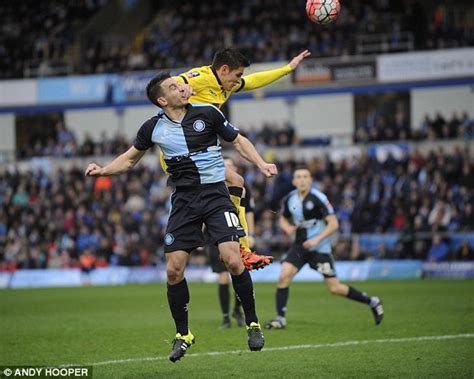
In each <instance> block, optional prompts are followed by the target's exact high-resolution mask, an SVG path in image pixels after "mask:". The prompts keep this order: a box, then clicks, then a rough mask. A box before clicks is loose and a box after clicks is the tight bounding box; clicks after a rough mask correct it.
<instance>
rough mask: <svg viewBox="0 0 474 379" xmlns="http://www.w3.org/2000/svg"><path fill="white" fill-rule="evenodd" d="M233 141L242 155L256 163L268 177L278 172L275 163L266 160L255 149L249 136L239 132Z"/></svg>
mask: <svg viewBox="0 0 474 379" xmlns="http://www.w3.org/2000/svg"><path fill="white" fill-rule="evenodd" d="M232 143H233V144H234V146H235V148H236V150H237V151H238V152H239V153H240V155H242V156H243V157H244V158H245V159H247V160H248V161H249V162H252V163H253V164H255V165H256V166H257V167H258V168H259V169H260V171H261V172H262V173H263V174H264V175H265V176H266V177H268V178H269V177H271V176H274V175H276V174H278V170H277V167H276V166H275V165H274V164H273V163H267V162H265V161H264V160H263V158H262V157H261V156H260V154H259V153H258V151H257V149H255V146H254V145H253V144H252V142H250V141H249V140H248V139H247V138H245V137H244V136H242V135H240V134H239V135H237V138H236V139H235V140H234V141H233V142H232Z"/></svg>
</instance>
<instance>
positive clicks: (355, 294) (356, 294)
mask: <svg viewBox="0 0 474 379" xmlns="http://www.w3.org/2000/svg"><path fill="white" fill-rule="evenodd" d="M347 297H348V298H349V299H351V300H355V301H359V302H361V303H365V304H370V296H367V294H365V293H362V292H360V291H359V290H357V289H355V288H354V287H351V286H349V293H348V294H347Z"/></svg>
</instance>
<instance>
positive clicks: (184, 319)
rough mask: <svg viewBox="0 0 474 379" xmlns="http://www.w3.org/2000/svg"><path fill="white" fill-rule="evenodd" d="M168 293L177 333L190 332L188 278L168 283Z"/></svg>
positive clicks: (184, 333)
mask: <svg viewBox="0 0 474 379" xmlns="http://www.w3.org/2000/svg"><path fill="white" fill-rule="evenodd" d="M167 295H168V304H169V306H170V311H171V315H172V316H173V319H174V323H175V324H176V333H180V334H181V335H186V334H188V332H189V330H188V303H189V290H188V283H187V282H186V279H183V280H182V281H181V282H179V283H178V284H174V285H170V284H168V293H167Z"/></svg>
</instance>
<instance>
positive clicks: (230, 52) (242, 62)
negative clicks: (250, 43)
mask: <svg viewBox="0 0 474 379" xmlns="http://www.w3.org/2000/svg"><path fill="white" fill-rule="evenodd" d="M225 64H226V65H227V66H229V68H230V69H231V70H235V69H236V68H239V67H248V66H250V61H249V60H248V59H247V57H246V56H245V55H244V54H242V53H241V52H240V51H238V50H236V49H231V48H226V49H221V50H218V51H217V52H216V53H215V54H214V59H213V60H212V64H211V67H212V68H213V69H214V70H219V69H220V68H221V67H222V66H223V65H225Z"/></svg>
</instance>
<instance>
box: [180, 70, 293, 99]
mask: <svg viewBox="0 0 474 379" xmlns="http://www.w3.org/2000/svg"><path fill="white" fill-rule="evenodd" d="M291 71H292V69H291V67H290V65H289V64H287V65H286V66H283V67H280V68H277V69H275V70H268V71H261V72H256V73H254V74H249V75H245V76H243V77H242V78H241V80H240V83H239V84H236V85H235V86H234V87H233V88H232V89H231V90H230V91H226V90H225V89H224V88H222V85H221V81H220V80H219V77H218V76H217V73H216V71H214V70H213V69H212V67H211V66H203V67H197V68H192V69H191V70H189V71H187V72H185V73H183V74H180V75H178V76H175V77H174V79H176V80H177V81H179V82H180V83H185V84H189V85H190V86H191V87H193V90H194V92H196V95H194V96H191V97H190V98H189V102H190V103H204V104H212V105H214V106H216V107H218V108H220V107H222V105H223V104H224V103H225V102H226V101H227V99H228V98H229V96H230V95H232V94H233V93H235V92H241V91H242V92H244V91H251V90H253V89H257V88H260V87H264V86H266V85H268V84H270V83H273V82H274V81H276V80H278V79H280V78H282V77H283V76H285V75H287V74H289V73H290V72H291Z"/></svg>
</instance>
